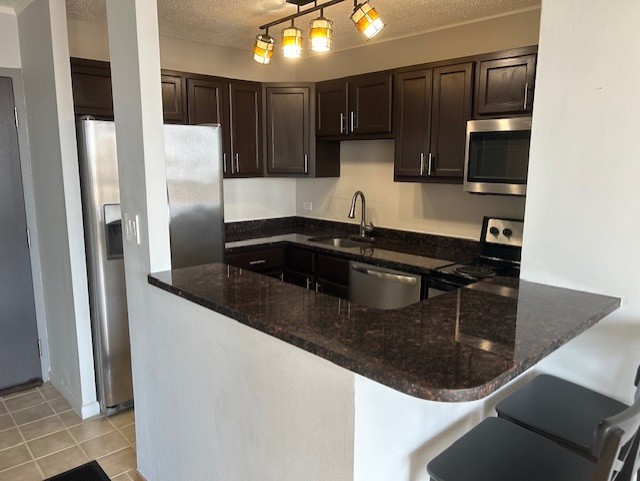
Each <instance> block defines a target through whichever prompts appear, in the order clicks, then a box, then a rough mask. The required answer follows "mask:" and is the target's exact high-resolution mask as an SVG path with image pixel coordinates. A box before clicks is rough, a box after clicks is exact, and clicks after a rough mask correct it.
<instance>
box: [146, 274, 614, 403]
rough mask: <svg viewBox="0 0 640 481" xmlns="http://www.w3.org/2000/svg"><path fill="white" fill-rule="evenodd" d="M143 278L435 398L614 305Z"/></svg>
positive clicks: (505, 371) (514, 368)
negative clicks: (388, 304)
mask: <svg viewBox="0 0 640 481" xmlns="http://www.w3.org/2000/svg"><path fill="white" fill-rule="evenodd" d="M149 282H150V283H151V284H153V285H155V286H157V287H159V288H161V289H164V290H166V291H169V292H171V293H173V294H176V295H178V296H180V297H183V298H185V299H188V300H190V301H193V302H195V303H197V304H200V305H202V306H204V307H206V308H208V309H211V310H214V311H217V312H219V313H221V314H224V315H225V316H228V317H231V318H233V319H235V320H237V321H238V322H241V323H243V324H246V325H247V326H250V327H252V328H254V329H257V330H259V331H262V332H264V333H266V334H269V335H271V336H274V337H276V338H278V339H281V340H283V341H285V342H288V343H290V344H292V345H294V346H297V347H299V348H300V349H304V350H305V351H308V352H311V353H313V354H316V355H318V356H320V357H323V358H325V359H327V360H329V361H331V362H333V363H335V364H337V365H339V366H342V367H344V368H346V369H349V370H351V371H353V372H355V373H358V374H361V375H362V376H365V377H367V378H369V379H372V380H374V381H377V382H379V383H381V384H385V385H387V386H389V387H391V388H393V389H396V390H398V391H401V392H404V393H406V394H409V395H412V396H416V397H419V398H423V399H429V400H434V401H472V400H477V399H480V398H483V397H485V396H487V395H488V394H490V393H492V392H493V391H495V390H496V389H498V388H500V387H501V386H503V385H504V384H506V383H507V382H508V381H509V380H511V379H513V378H515V377H516V376H518V375H519V374H521V373H522V372H524V371H525V370H526V369H528V368H529V367H531V366H533V365H534V364H535V363H537V362H538V361H540V360H541V359H542V358H544V357H545V356H547V355H548V354H550V353H551V352H552V351H554V350H556V349H557V348H558V347H560V346H561V345H563V344H564V343H566V342H567V341H569V340H571V339H572V338H574V337H575V336H577V335H578V334H580V333H581V332H583V331H585V330H586V329H588V328H589V327H591V326H593V325H594V324H595V323H596V322H598V321H599V320H600V319H602V318H603V317H605V316H606V315H607V314H609V313H611V312H612V311H614V310H615V309H617V308H618V307H619V306H620V300H619V299H617V298H614V297H608V296H602V295H596V294H589V293H586V292H579V291H573V290H568V289H561V288H556V287H551V286H546V285H542V284H535V283H531V282H526V281H519V282H518V281H514V280H510V279H508V280H507V279H503V280H502V282H501V280H500V279H494V280H492V281H491V283H478V284H475V285H473V286H472V287H471V288H463V289H459V290H457V291H453V292H450V293H447V294H443V295H441V296H438V297H435V298H433V299H429V300H425V301H422V302H419V303H417V304H413V305H411V306H407V307H405V308H402V309H395V310H388V311H383V310H379V309H373V308H368V307H364V306H360V305H356V304H353V303H350V302H348V301H345V300H342V299H338V298H336V297H332V296H328V295H324V294H318V293H315V292H313V291H309V290H306V289H303V288H300V287H297V286H294V285H290V284H287V283H283V282H280V281H278V280H276V279H272V278H270V277H266V276H262V275H259V274H255V273H252V272H249V271H246V270H241V269H238V268H235V267H230V266H227V265H224V264H209V265H204V266H197V267H190V268H186V269H178V270H175V271H171V272H161V273H157V274H152V275H150V276H149Z"/></svg>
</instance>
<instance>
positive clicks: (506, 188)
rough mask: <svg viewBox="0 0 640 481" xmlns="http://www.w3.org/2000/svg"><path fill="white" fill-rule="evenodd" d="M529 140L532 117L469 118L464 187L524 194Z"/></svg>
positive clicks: (498, 192) (496, 192)
mask: <svg viewBox="0 0 640 481" xmlns="http://www.w3.org/2000/svg"><path fill="white" fill-rule="evenodd" d="M530 142H531V117H513V118H508V119H486V120H470V121H468V122H467V143H466V147H465V155H464V157H465V161H464V190H465V191H467V192H474V193H477V194H503V195H525V194H526V193H527V171H528V170H529V144H530Z"/></svg>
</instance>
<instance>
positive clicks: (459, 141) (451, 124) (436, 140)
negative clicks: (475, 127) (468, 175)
mask: <svg viewBox="0 0 640 481" xmlns="http://www.w3.org/2000/svg"><path fill="white" fill-rule="evenodd" d="M472 96H473V63H472V62H466V63H461V64H457V65H448V66H445V67H436V68H434V69H433V98H432V106H431V149H430V150H429V158H427V177H428V179H429V180H440V179H442V180H444V179H447V181H454V182H462V178H463V176H464V150H465V149H464V148H465V139H466V131H467V120H470V119H471V107H472Z"/></svg>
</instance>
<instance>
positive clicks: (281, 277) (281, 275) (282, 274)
mask: <svg viewBox="0 0 640 481" xmlns="http://www.w3.org/2000/svg"><path fill="white" fill-rule="evenodd" d="M280 281H281V282H284V272H282V273H281V274H280Z"/></svg>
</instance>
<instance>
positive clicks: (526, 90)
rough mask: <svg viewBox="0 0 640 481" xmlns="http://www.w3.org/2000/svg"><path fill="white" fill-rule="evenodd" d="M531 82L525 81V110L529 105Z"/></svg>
mask: <svg viewBox="0 0 640 481" xmlns="http://www.w3.org/2000/svg"><path fill="white" fill-rule="evenodd" d="M528 101H529V82H525V83H524V107H523V110H527V105H528V104H529V102H528Z"/></svg>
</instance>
